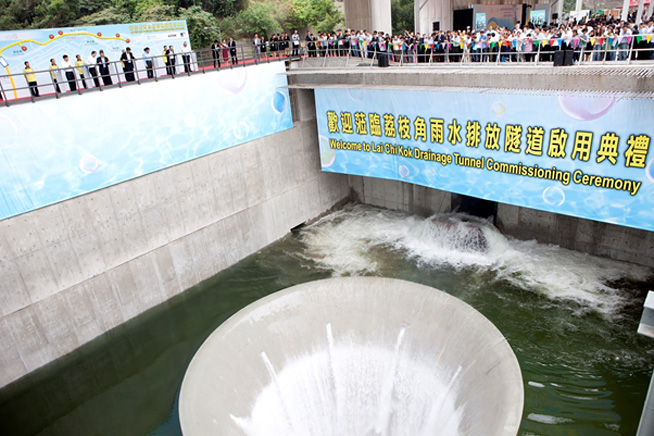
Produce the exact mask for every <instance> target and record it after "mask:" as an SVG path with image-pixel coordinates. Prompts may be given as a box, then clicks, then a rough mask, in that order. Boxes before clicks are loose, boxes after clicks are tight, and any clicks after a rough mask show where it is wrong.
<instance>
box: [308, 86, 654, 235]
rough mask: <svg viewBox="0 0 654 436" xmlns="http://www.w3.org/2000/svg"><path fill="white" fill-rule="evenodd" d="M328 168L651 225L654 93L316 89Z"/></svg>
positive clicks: (616, 221) (323, 159)
mask: <svg viewBox="0 0 654 436" xmlns="http://www.w3.org/2000/svg"><path fill="white" fill-rule="evenodd" d="M315 95H316V113H317V122H318V133H319V143H320V153H321V162H322V169H323V171H329V172H336V173H346V174H355V175H361V176H368V177H379V178H385V179H393V180H401V181H403V182H409V183H414V184H418V185H423V186H428V187H431V188H437V189H442V190H446V191H450V192H455V193H459V194H464V195H469V196H473V197H477V198H483V199H488V200H492V201H497V202H501V203H507V204H514V205H517V206H524V207H529V208H533V209H540V210H545V211H550V212H555V213H560V214H566V215H572V216H577V217H581V218H587V219H591V220H596V221H603V222H608V223H614V224H620V225H625V226H630V227H636V228H640V229H646V230H654V206H652V205H654V152H650V150H649V149H650V143H651V138H652V135H653V134H654V125H653V124H652V122H651V114H652V113H653V112H654V100H652V99H647V98H636V97H633V96H625V95H618V94H614V95H606V94H602V95H591V94H578V93H559V94H554V93H551V94H545V95H543V93H539V94H529V93H524V94H517V93H515V94H504V93H499V92H498V93H495V92H489V91H488V90H485V91H484V92H474V91H472V90H469V91H465V92H464V91H461V92H451V91H450V92H444V91H443V92H439V91H434V92H429V91H397V90H392V91H391V90H358V89H357V90H354V89H350V90H347V89H316V91H315Z"/></svg>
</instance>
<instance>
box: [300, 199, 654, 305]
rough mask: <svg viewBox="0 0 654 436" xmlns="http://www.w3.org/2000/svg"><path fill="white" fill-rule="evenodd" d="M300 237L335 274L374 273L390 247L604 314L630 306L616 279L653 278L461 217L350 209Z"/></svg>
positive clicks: (429, 264) (638, 269)
mask: <svg viewBox="0 0 654 436" xmlns="http://www.w3.org/2000/svg"><path fill="white" fill-rule="evenodd" d="M302 240H303V242H304V243H305V244H306V246H307V248H306V250H305V253H304V254H303V255H304V256H305V257H306V259H307V260H311V261H312V262H315V263H316V264H317V265H318V266H319V267H321V268H323V269H326V270H329V271H332V272H333V275H334V276H343V275H359V274H374V273H376V272H377V270H378V269H380V267H381V265H379V263H380V262H383V261H384V259H383V257H382V256H379V252H378V251H374V250H377V249H379V248H380V247H387V248H391V249H393V250H401V251H403V252H404V253H405V255H406V256H408V257H409V258H412V259H415V261H417V262H418V263H419V264H421V265H422V266H424V267H425V268H428V267H435V268H439V267H450V268H455V269H457V270H464V269H467V268H474V269H475V270H477V271H491V272H493V273H494V277H495V280H506V281H507V282H509V283H511V284H513V285H515V286H516V287H519V288H521V289H528V290H532V291H533V292H537V293H539V294H541V295H543V296H545V297H548V298H550V299H553V300H554V299H565V300H571V301H576V302H578V303H579V304H580V305H581V306H582V307H584V308H589V309H591V310H596V311H598V312H600V313H604V314H612V313H615V312H616V311H618V310H619V309H620V308H622V307H623V306H624V305H625V304H627V296H626V295H624V293H622V292H620V290H619V289H616V288H614V287H612V286H611V283H612V282H614V281H616V280H619V279H629V280H636V281H641V280H645V279H647V277H648V275H649V274H650V270H649V269H647V268H643V267H639V266H636V265H632V264H626V263H623V262H616V261H612V260H607V259H602V258H599V257H594V256H590V255H587V254H584V253H579V252H575V251H571V250H566V249H563V248H560V247H558V246H554V245H547V244H540V243H537V242H536V241H519V240H515V239H512V238H507V237H505V236H503V235H502V234H501V233H499V231H498V230H497V229H496V228H495V227H493V226H492V225H491V224H489V223H488V222H486V221H484V220H480V219H478V218H474V217H470V216H466V215H464V214H444V215H436V216H432V217H429V218H423V217H418V216H415V215H407V214H404V213H400V212H393V211H388V210H382V209H376V208H372V207H369V206H362V205H356V206H349V207H346V208H345V209H343V210H340V211H338V212H335V213H333V214H331V215H329V216H327V217H325V218H323V219H321V220H320V221H318V222H317V223H315V224H313V225H312V226H309V227H308V228H306V229H304V231H303V233H302Z"/></svg>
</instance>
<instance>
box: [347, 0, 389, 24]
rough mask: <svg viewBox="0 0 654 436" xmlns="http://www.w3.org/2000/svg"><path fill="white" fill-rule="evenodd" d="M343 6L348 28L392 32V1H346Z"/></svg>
mask: <svg viewBox="0 0 654 436" xmlns="http://www.w3.org/2000/svg"><path fill="white" fill-rule="evenodd" d="M343 6H344V9H345V25H346V27H349V28H351V29H367V30H369V31H370V32H372V31H373V30H383V31H384V32H390V31H391V28H392V25H391V0H345V2H344V5H343Z"/></svg>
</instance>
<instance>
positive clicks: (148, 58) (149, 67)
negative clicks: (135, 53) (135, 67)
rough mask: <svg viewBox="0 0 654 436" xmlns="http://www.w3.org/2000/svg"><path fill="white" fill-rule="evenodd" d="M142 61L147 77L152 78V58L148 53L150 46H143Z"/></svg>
mask: <svg viewBox="0 0 654 436" xmlns="http://www.w3.org/2000/svg"><path fill="white" fill-rule="evenodd" d="M143 61H144V62H145V72H146V74H147V75H148V79H153V78H154V59H153V58H152V55H151V54H150V47H145V48H144V49H143Z"/></svg>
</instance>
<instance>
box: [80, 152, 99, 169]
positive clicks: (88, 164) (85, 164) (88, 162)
mask: <svg viewBox="0 0 654 436" xmlns="http://www.w3.org/2000/svg"><path fill="white" fill-rule="evenodd" d="M99 165H100V163H99V162H98V158H97V157H95V156H93V155H92V154H87V155H84V156H82V158H81V159H80V160H79V169H80V170H82V171H83V172H85V173H86V174H91V173H94V172H96V171H97V169H98V166H99Z"/></svg>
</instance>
